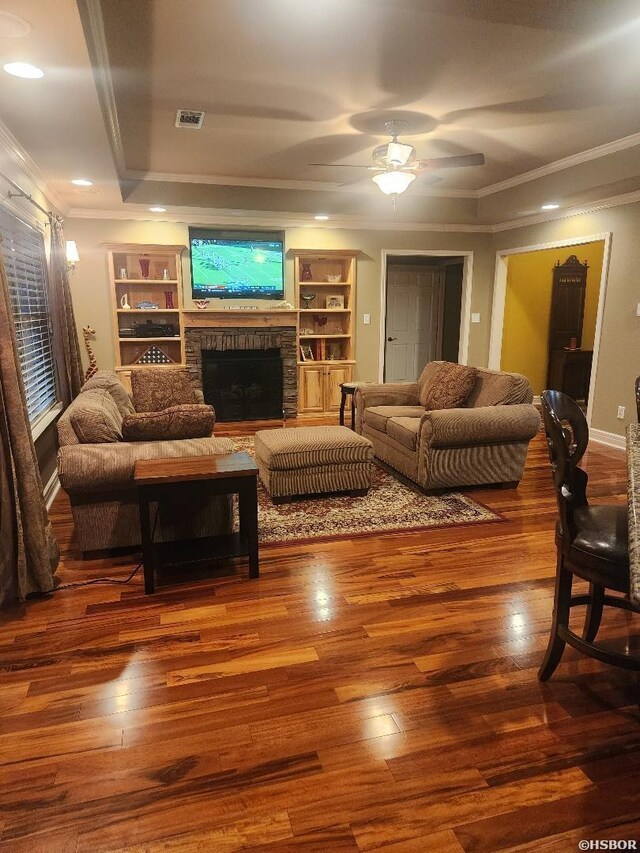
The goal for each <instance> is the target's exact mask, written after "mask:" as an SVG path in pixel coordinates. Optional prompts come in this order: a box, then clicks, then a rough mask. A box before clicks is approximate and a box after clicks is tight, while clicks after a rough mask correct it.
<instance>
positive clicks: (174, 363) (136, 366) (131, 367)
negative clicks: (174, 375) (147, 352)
mask: <svg viewBox="0 0 640 853" xmlns="http://www.w3.org/2000/svg"><path fill="white" fill-rule="evenodd" d="M145 367H166V368H171V367H173V368H179V367H186V364H184V362H181V361H172V362H171V364H122V365H120V367H115V368H114V370H117V371H118V372H121V373H124V372H126V371H129V370H144V368H145Z"/></svg>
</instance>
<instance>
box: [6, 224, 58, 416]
mask: <svg viewBox="0 0 640 853" xmlns="http://www.w3.org/2000/svg"><path fill="white" fill-rule="evenodd" d="M0 236H1V237H2V254H3V257H4V265H5V268H6V271H7V278H8V280H9V298H10V300H11V308H12V310H13V321H14V325H15V330H16V338H17V341H18V357H19V360H20V369H21V371H22V379H23V381H24V386H25V392H26V395H27V410H28V412H29V420H30V422H31V423H32V424H33V423H34V421H36V420H37V419H38V418H39V417H40V416H41V415H43V414H44V413H45V412H46V411H47V410H48V409H50V408H51V407H52V406H54V405H55V404H56V402H57V401H58V391H57V387H56V371H55V362H54V358H53V345H52V340H51V338H52V332H51V318H50V315H49V301H48V297H47V271H46V258H45V251H44V237H43V235H42V233H41V232H40V231H38V230H37V229H36V228H31V227H30V226H29V225H27V224H25V223H24V222H21V221H20V220H19V219H17V218H16V217H15V216H11V214H9V213H7V212H6V211H4V210H1V209H0Z"/></svg>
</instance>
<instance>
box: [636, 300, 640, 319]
mask: <svg viewBox="0 0 640 853" xmlns="http://www.w3.org/2000/svg"><path fill="white" fill-rule="evenodd" d="M636 317H640V302H638V304H637V305H636Z"/></svg>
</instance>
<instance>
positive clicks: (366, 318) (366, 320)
mask: <svg viewBox="0 0 640 853" xmlns="http://www.w3.org/2000/svg"><path fill="white" fill-rule="evenodd" d="M362 322H363V323H364V325H365V326H370V325H371V314H365V315H364V317H363V318H362Z"/></svg>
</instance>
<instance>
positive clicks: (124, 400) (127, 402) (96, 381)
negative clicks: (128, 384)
mask: <svg viewBox="0 0 640 853" xmlns="http://www.w3.org/2000/svg"><path fill="white" fill-rule="evenodd" d="M97 388H103V389H104V390H105V391H108V392H109V393H110V394H111V396H112V397H113V399H114V400H115V404H116V406H117V407H118V410H119V412H120V414H121V415H122V417H124V416H125V415H128V414H129V413H130V412H135V409H134V408H133V403H132V402H131V397H130V396H129V395H128V394H127V389H126V388H125V387H124V385H123V384H122V382H120V380H119V379H118V376H117V374H115V373H113V372H112V371H110V370H99V371H98V372H97V373H96V374H95V375H94V376H92V377H91V379H87V381H86V382H85V383H84V385H83V386H82V391H95V390H96V389H97Z"/></svg>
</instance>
